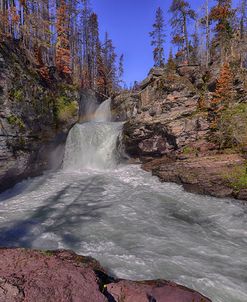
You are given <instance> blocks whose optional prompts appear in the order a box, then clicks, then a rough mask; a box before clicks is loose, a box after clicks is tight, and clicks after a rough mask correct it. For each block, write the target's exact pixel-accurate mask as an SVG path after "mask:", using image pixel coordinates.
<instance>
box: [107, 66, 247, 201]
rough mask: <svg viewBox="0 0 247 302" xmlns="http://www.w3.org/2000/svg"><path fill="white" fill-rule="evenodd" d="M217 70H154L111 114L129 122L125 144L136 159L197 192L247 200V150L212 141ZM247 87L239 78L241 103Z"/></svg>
mask: <svg viewBox="0 0 247 302" xmlns="http://www.w3.org/2000/svg"><path fill="white" fill-rule="evenodd" d="M216 74H217V73H216V72H214V73H212V74H211V75H210V76H208V75H207V74H206V73H203V72H202V71H201V70H200V68H199V66H181V67H179V68H178V69H177V71H167V70H166V69H161V68H158V69H157V68H155V69H153V70H151V72H150V74H149V76H148V77H147V78H146V79H145V80H144V81H143V82H142V83H141V84H140V89H139V91H136V92H125V93H122V94H120V95H117V96H116V97H114V99H113V101H112V112H113V115H114V119H115V120H126V123H125V125H124V130H123V143H124V145H125V150H126V153H127V154H128V155H129V156H130V157H131V158H132V162H133V159H134V161H135V162H138V161H139V162H141V163H143V168H144V169H146V170H148V171H152V172H153V174H155V175H157V176H159V177H160V179H161V180H162V181H174V182H177V183H179V184H183V185H184V186H185V187H186V189H188V190H190V191H192V192H197V193H203V194H210V195H213V196H221V197H223V196H234V197H237V198H240V199H247V196H246V189H247V175H246V172H245V158H244V154H242V153H241V150H240V149H237V148H236V149H230V150H229V149H227V150H226V149H224V150H220V149H219V148H218V145H217V144H216V143H215V141H214V140H212V139H211V138H212V129H211V125H210V118H209V116H210V106H209V104H210V100H211V99H212V97H213V93H214V90H215V87H216V84H215V82H216V77H217V76H216ZM243 87H244V84H243V82H241V81H240V80H239V79H237V78H236V80H235V87H234V88H235V92H236V93H235V95H236V103H237V104H238V106H243V104H246V96H247V93H246V91H245V90H244V88H243ZM239 104H240V105H239ZM244 106H245V105H244ZM246 107H247V105H246ZM244 108H245V107H244ZM231 154H232V155H231ZM236 171H239V177H238V176H237V177H236V175H237V172H236Z"/></svg>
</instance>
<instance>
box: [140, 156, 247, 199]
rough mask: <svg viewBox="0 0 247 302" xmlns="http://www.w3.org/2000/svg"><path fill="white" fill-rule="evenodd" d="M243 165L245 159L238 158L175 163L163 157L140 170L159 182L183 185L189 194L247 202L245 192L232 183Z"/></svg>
mask: <svg viewBox="0 0 247 302" xmlns="http://www.w3.org/2000/svg"><path fill="white" fill-rule="evenodd" d="M244 164H245V159H244V158H243V157H241V156H240V155H238V154H230V155H227V154H218V155H211V156H203V157H200V156H199V157H195V156H192V157H189V156H188V157H186V156H183V157H180V158H179V157H178V158H176V159H171V158H168V157H163V158H160V159H155V160H151V161H149V162H147V163H145V164H143V165H142V167H143V169H144V170H146V171H151V172H152V174H153V175H156V176H158V177H159V178H160V179H161V181H165V182H176V183H178V184H182V185H183V186H184V188H185V189H186V190H187V191H189V192H193V193H199V194H208V195H212V196H216V197H235V198H238V199H242V200H247V190H246V189H244V188H241V187H237V183H234V181H235V180H234V179H233V178H234V175H235V174H236V176H237V177H239V176H240V175H239V174H240V173H242V172H241V171H242V167H244ZM243 173H245V171H243Z"/></svg>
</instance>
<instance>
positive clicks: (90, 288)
mask: <svg viewBox="0 0 247 302" xmlns="http://www.w3.org/2000/svg"><path fill="white" fill-rule="evenodd" d="M43 301H44V302H57V301H59V302H69V301H73V302H89V301H90V302H106V301H111V302H150V301H152V302H154V301H156V302H192V301H194V302H210V300H209V299H208V298H206V297H204V296H202V295H200V294H199V293H197V292H195V291H194V290H190V289H188V288H186V287H183V286H181V285H177V284H175V283H172V282H168V281H163V280H157V281H144V282H133V281H126V280H114V279H113V278H111V277H109V276H108V275H107V274H106V272H105V271H104V269H103V268H102V267H101V266H100V264H99V263H98V262H97V261H96V260H94V259H92V258H90V257H83V256H78V255H76V254H75V253H73V252H70V251H54V252H39V251H31V250H25V249H0V302H43Z"/></svg>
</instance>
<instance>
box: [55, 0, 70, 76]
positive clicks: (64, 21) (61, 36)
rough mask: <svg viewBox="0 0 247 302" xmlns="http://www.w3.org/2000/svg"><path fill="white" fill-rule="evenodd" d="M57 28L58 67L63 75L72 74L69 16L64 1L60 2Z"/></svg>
mask: <svg viewBox="0 0 247 302" xmlns="http://www.w3.org/2000/svg"><path fill="white" fill-rule="evenodd" d="M56 26H57V44H56V66H57V69H58V70H59V71H60V72H61V73H64V74H70V73H71V67H70V47H69V16H68V7H67V5H66V3H65V1H64V0H61V1H60V5H59V7H58V8H57V24H56Z"/></svg>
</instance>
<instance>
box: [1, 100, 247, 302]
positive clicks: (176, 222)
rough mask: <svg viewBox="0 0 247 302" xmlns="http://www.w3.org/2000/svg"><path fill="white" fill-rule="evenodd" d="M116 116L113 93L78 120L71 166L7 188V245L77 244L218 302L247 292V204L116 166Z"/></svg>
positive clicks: (238, 301) (125, 274)
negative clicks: (88, 116)
mask: <svg viewBox="0 0 247 302" xmlns="http://www.w3.org/2000/svg"><path fill="white" fill-rule="evenodd" d="M107 108H108V109H107ZM107 120H109V102H108V103H105V104H103V105H102V106H101V108H99V110H98V111H97V113H96V117H95V118H94V120H93V121H91V122H88V123H84V124H81V125H75V127H74V128H73V129H72V130H71V132H70V134H69V137H68V140H67V145H66V153H65V159H64V168H63V169H62V170H60V171H58V172H56V173H55V172H53V173H48V174H46V175H44V176H42V177H37V178H33V179H30V180H27V181H23V182H22V183H19V184H18V185H16V186H15V187H14V188H12V189H11V190H9V191H6V192H4V193H2V194H1V195H0V201H1V202H0V244H1V246H22V247H31V248H39V249H58V248H66V249H72V250H74V251H75V252H77V253H80V254H84V255H91V256H92V257H95V258H96V259H98V260H99V261H100V262H101V264H102V265H103V266H105V267H106V268H107V269H108V270H109V271H110V272H111V273H112V274H114V275H117V276H118V277H121V278H128V279H136V280H137V279H138V280H139V279H157V278H163V279H170V280H174V281H175V282H178V283H181V284H183V285H186V286H188V287H191V288H194V289H196V290H197V291H200V292H201V293H202V294H204V295H206V296H208V297H209V298H211V299H212V301H213V302H246V301H247V229H246V223H247V208H246V206H243V205H241V204H240V203H239V202H237V201H233V200H230V199H216V198H212V197H206V196H199V195H194V194H190V193H186V192H184V190H183V189H182V188H181V187H180V186H177V185H175V184H170V183H165V184H162V183H160V182H159V180H158V179H157V178H155V177H152V176H151V174H149V173H146V172H144V171H142V170H141V169H140V168H139V167H138V166H131V165H118V166H116V163H117V162H116V142H117V137H118V135H119V133H120V131H121V124H116V123H111V122H108V121H107ZM133 302H134V301H133Z"/></svg>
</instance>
